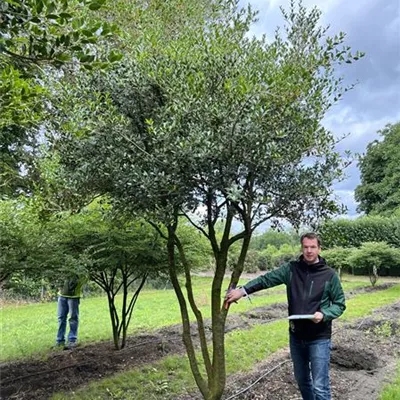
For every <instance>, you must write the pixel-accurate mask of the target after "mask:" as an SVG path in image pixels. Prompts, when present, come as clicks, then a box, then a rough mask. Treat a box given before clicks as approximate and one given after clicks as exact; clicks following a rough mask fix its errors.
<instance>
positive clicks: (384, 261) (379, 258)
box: [348, 242, 400, 285]
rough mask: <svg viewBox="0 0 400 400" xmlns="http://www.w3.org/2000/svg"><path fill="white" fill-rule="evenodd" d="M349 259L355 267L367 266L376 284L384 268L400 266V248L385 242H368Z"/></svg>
mask: <svg viewBox="0 0 400 400" xmlns="http://www.w3.org/2000/svg"><path fill="white" fill-rule="evenodd" d="M348 261H349V263H350V264H351V265H352V266H353V267H354V268H365V269H366V270H367V271H368V273H369V275H370V279H371V283H372V285H375V283H376V281H377V280H378V277H379V275H380V273H381V271H382V270H383V269H388V268H392V267H397V268H398V267H399V266H400V249H396V248H393V247H391V246H390V245H389V244H387V243H384V242H366V243H363V245H362V246H361V247H360V248H359V249H355V250H354V251H353V252H352V254H351V255H350V256H349V258H348Z"/></svg>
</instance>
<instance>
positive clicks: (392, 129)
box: [355, 122, 400, 216]
mask: <svg viewBox="0 0 400 400" xmlns="http://www.w3.org/2000/svg"><path fill="white" fill-rule="evenodd" d="M378 133H379V134H380V135H381V136H382V140H381V141H379V140H374V141H373V142H371V143H370V144H369V145H368V147H367V152H366V153H365V154H364V155H363V156H361V157H360V160H359V164H358V165H359V167H360V174H361V184H360V185H358V186H357V188H356V190H355V198H356V200H357V201H358V202H359V203H360V204H359V206H358V210H359V211H364V212H365V213H366V214H385V215H387V216H390V215H392V214H393V211H395V210H396V209H399V208H400V152H399V146H400V122H398V123H396V124H393V125H391V124H388V125H386V127H385V128H384V129H382V130H381V131H379V132H378Z"/></svg>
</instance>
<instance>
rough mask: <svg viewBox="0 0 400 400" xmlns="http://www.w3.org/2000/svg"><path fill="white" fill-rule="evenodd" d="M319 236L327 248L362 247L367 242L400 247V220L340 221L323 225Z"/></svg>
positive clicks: (376, 218)
mask: <svg viewBox="0 0 400 400" xmlns="http://www.w3.org/2000/svg"><path fill="white" fill-rule="evenodd" d="M319 234H320V235H321V238H322V243H323V245H324V247H325V248H332V247H338V246H339V247H360V246H361V245H362V243H365V242H386V243H388V244H390V245H393V246H395V247H400V218H399V217H397V216H396V217H392V218H385V217H379V216H376V217H361V218H358V219H356V220H347V219H339V220H334V221H329V222H327V223H325V224H323V225H322V226H321V227H320V229H319Z"/></svg>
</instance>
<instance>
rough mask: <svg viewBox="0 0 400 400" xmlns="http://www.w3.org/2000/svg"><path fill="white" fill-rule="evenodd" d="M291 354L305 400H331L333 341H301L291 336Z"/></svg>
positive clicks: (296, 376) (295, 373) (295, 374)
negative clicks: (330, 375)
mask: <svg viewBox="0 0 400 400" xmlns="http://www.w3.org/2000/svg"><path fill="white" fill-rule="evenodd" d="M290 354H291V357H292V361H293V369H294V376H295V378H296V381H297V384H298V386H299V389H300V392H301V395H302V397H303V400H331V387H330V380H329V362H330V357H331V340H330V339H318V340H301V339H297V338H295V337H294V336H293V335H290Z"/></svg>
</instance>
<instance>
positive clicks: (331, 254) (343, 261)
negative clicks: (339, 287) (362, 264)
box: [321, 247, 356, 279]
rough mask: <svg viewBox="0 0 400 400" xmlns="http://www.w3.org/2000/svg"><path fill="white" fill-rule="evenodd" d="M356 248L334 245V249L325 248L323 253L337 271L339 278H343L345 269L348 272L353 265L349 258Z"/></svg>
mask: <svg viewBox="0 0 400 400" xmlns="http://www.w3.org/2000/svg"><path fill="white" fill-rule="evenodd" d="M355 250H356V249H355V248H344V247H333V248H332V249H328V250H323V251H322V253H321V255H322V257H324V258H325V260H326V261H327V263H328V265H329V266H330V267H332V268H334V269H335V270H336V271H337V273H338V275H339V278H340V279H342V274H343V271H347V272H348V271H349V269H350V268H351V267H352V264H351V263H350V260H349V258H350V256H351V255H352V254H353V252H354V251H355Z"/></svg>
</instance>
